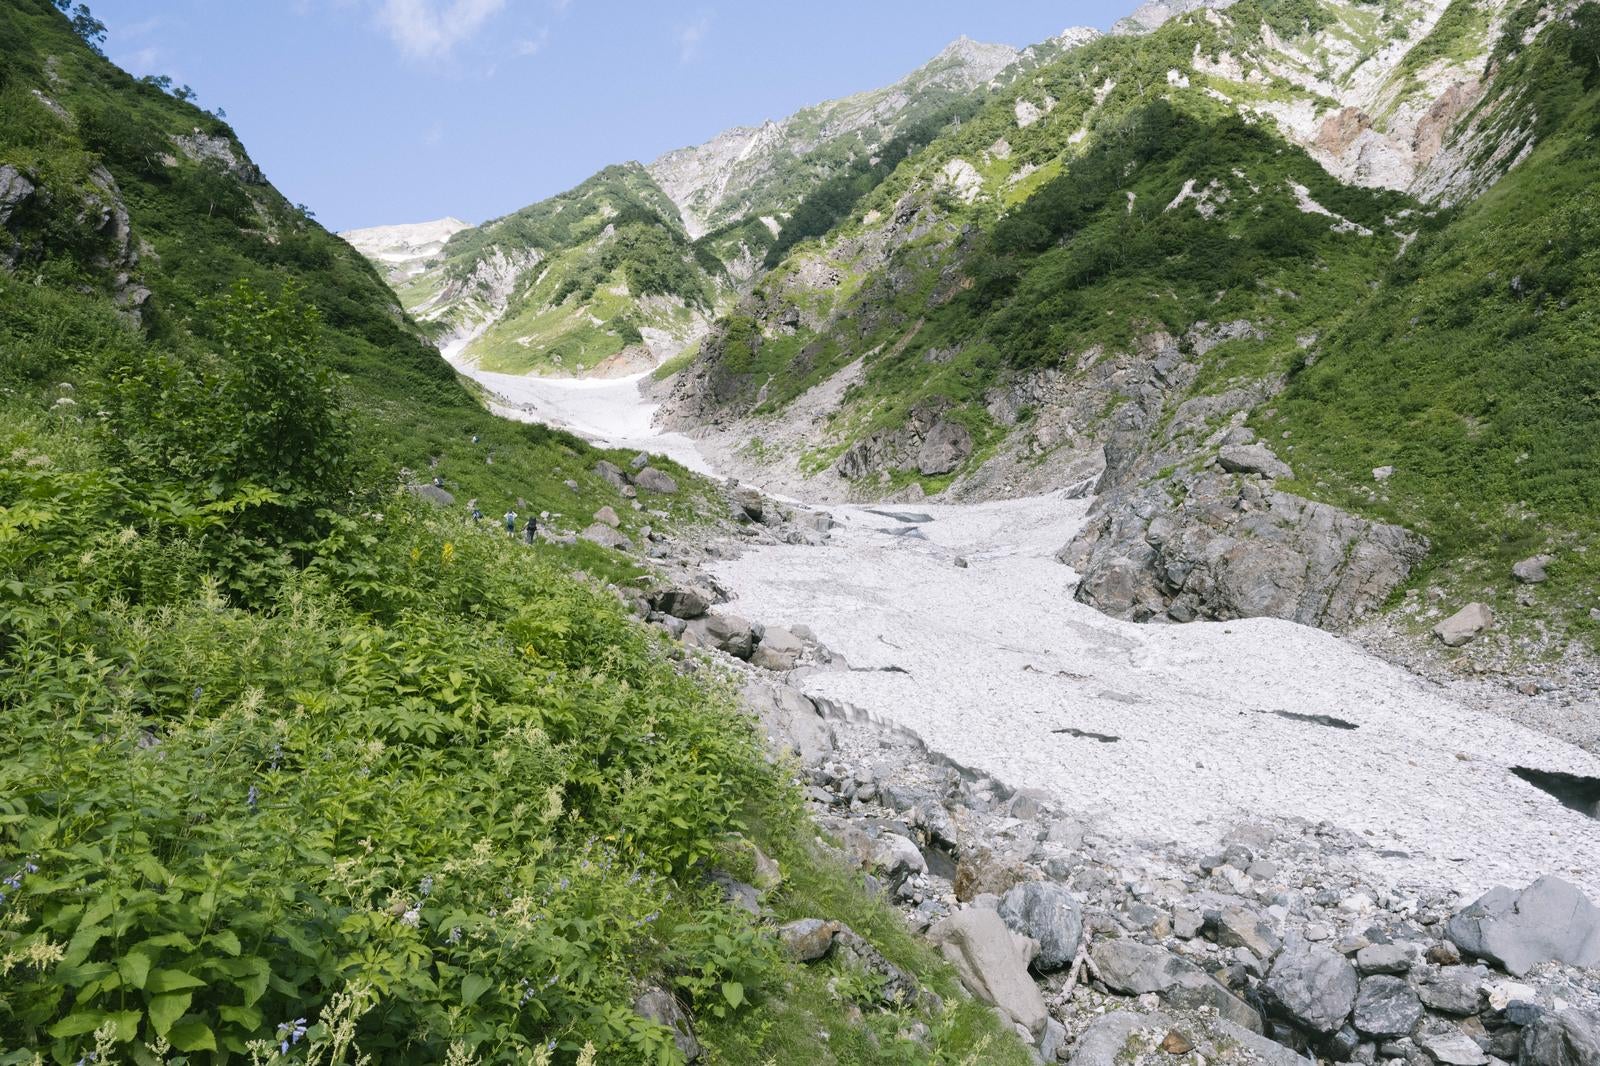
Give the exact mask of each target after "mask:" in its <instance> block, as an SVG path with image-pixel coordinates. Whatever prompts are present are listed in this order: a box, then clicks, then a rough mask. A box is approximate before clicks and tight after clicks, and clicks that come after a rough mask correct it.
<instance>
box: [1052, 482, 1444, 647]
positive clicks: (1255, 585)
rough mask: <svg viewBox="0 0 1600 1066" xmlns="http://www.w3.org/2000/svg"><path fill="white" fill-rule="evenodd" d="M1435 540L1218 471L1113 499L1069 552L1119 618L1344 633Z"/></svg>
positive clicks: (1084, 598) (1090, 590)
mask: <svg viewBox="0 0 1600 1066" xmlns="http://www.w3.org/2000/svg"><path fill="white" fill-rule="evenodd" d="M1427 547H1428V545H1427V541H1426V540H1425V539H1423V538H1421V537H1419V536H1417V535H1416V534H1414V533H1411V532H1409V531H1408V530H1405V529H1402V528H1400V527H1399V526H1393V525H1388V524H1385V523H1382V522H1374V521H1370V520H1368V519H1365V518H1361V517H1358V516H1357V515H1353V514H1350V513H1349V512H1347V511H1343V510H1340V509H1339V508H1337V507H1332V506H1330V505H1328V504H1324V503H1317V502H1314V501H1312V500H1307V499H1304V498H1302V497H1300V496H1294V495H1291V494H1290V493H1287V492H1283V491H1280V490H1278V489H1275V488H1273V487H1272V484H1271V481H1270V479H1268V478H1266V477H1264V476H1261V475H1251V474H1237V473H1229V472H1219V471H1215V470H1210V469H1208V470H1204V471H1201V472H1200V473H1198V474H1191V475H1186V476H1178V477H1176V478H1174V479H1171V480H1169V481H1165V482H1157V483H1155V484H1152V485H1148V486H1143V487H1138V488H1135V489H1133V490H1131V491H1126V492H1121V493H1117V494H1115V495H1112V496H1110V497H1106V498H1105V500H1104V501H1103V504H1102V506H1101V507H1100V508H1099V511H1098V513H1097V514H1095V515H1093V516H1092V517H1091V519H1090V521H1089V522H1088V524H1087V525H1085V527H1084V528H1083V530H1082V531H1081V532H1080V533H1079V534H1078V536H1077V537H1075V538H1074V539H1073V540H1072V542H1071V543H1070V544H1068V545H1067V546H1066V547H1065V548H1064V549H1062V551H1061V554H1060V555H1059V558H1060V559H1061V561H1062V562H1065V563H1067V564H1068V565H1070V566H1072V567H1074V568H1075V569H1076V570H1078V572H1079V573H1080V574H1082V578H1083V579H1082V581H1081V582H1080V583H1079V585H1078V591H1077V598H1078V600H1079V601H1081V602H1083V603H1087V604H1089V605H1091V606H1093V607H1097V608H1099V609H1100V610H1102V611H1105V612H1107V613H1108V614H1112V615H1115V616H1117V617H1121V618H1132V619H1134V620H1136V621H1148V620H1151V619H1156V618H1162V617H1164V618H1167V619H1170V620H1172V621H1178V622H1188V621H1192V620H1194V619H1196V618H1213V619H1228V618H1251V617H1271V618H1285V619H1288V620H1290V621H1294V622H1300V623H1302V624H1305V625H1315V626H1322V627H1325V628H1337V627H1339V626H1343V625H1346V624H1348V623H1350V622H1352V621H1354V620H1355V619H1356V618H1358V617H1360V616H1361V615H1362V614H1364V613H1366V612H1367V611H1370V610H1372V609H1373V608H1375V607H1377V606H1379V605H1380V604H1381V603H1382V602H1383V600H1384V598H1385V597H1386V596H1387V595H1388V594H1389V592H1390V591H1391V590H1393V589H1394V587H1395V586H1396V585H1398V584H1400V583H1401V582H1402V581H1404V580H1405V579H1406V577H1407V575H1408V574H1409V573H1410V571H1411V568H1412V567H1413V566H1415V565H1416V564H1417V563H1418V562H1419V561H1420V560H1421V559H1422V557H1423V555H1425V554H1426V552H1427Z"/></svg>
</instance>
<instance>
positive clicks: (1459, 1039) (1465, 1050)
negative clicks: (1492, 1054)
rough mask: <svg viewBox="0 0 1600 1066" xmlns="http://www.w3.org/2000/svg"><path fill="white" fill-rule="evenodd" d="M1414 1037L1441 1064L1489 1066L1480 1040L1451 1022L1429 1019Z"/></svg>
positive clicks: (1441, 1065)
mask: <svg viewBox="0 0 1600 1066" xmlns="http://www.w3.org/2000/svg"><path fill="white" fill-rule="evenodd" d="M1412 1039H1413V1040H1415V1041H1416V1042H1417V1046H1419V1047H1421V1048H1422V1050H1424V1051H1426V1052H1427V1053H1428V1054H1429V1055H1431V1056H1433V1060H1434V1061H1435V1062H1437V1063H1439V1064H1440V1066H1488V1062H1489V1056H1488V1055H1486V1054H1485V1053H1484V1050H1483V1048H1481V1047H1479V1046H1478V1042H1477V1041H1476V1040H1474V1039H1472V1037H1470V1036H1468V1035H1467V1034H1466V1033H1464V1032H1463V1031H1461V1030H1460V1029H1458V1028H1456V1027H1455V1026H1454V1025H1452V1024H1450V1023H1449V1022H1440V1021H1429V1022H1428V1023H1427V1024H1426V1025H1424V1026H1423V1027H1422V1028H1421V1029H1419V1030H1418V1031H1417V1034H1416V1036H1414V1037H1413V1038H1412Z"/></svg>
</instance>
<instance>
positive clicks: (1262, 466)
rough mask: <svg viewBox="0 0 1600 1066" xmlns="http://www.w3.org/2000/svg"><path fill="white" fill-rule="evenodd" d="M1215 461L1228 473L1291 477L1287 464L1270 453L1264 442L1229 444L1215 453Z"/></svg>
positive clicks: (1292, 474) (1292, 475) (1291, 471)
mask: <svg viewBox="0 0 1600 1066" xmlns="http://www.w3.org/2000/svg"><path fill="white" fill-rule="evenodd" d="M1217 463H1218V464H1219V465H1221V467H1222V469H1224V470H1226V471H1228V473H1230V474H1260V475H1261V476H1262V477H1268V478H1280V477H1281V478H1291V477H1294V471H1293V470H1291V469H1290V468H1289V464H1288V463H1286V462H1284V461H1283V460H1282V459H1279V458H1278V457H1277V456H1276V455H1273V454H1272V451H1271V449H1269V448H1268V447H1267V446H1266V445H1265V444H1229V445H1226V446H1224V447H1223V449H1222V450H1221V451H1220V452H1218V453H1217Z"/></svg>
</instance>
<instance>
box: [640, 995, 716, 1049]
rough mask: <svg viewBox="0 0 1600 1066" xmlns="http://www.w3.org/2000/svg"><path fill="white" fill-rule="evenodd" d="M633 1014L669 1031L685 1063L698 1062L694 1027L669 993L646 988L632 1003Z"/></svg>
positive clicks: (697, 1047) (697, 1045) (698, 1043)
mask: <svg viewBox="0 0 1600 1066" xmlns="http://www.w3.org/2000/svg"><path fill="white" fill-rule="evenodd" d="M633 1012H634V1013H635V1014H637V1015H638V1016H639V1017H641V1018H644V1019H646V1020H647V1021H652V1022H654V1023H656V1024H657V1025H659V1026H662V1027H663V1028H665V1029H667V1030H668V1031H670V1032H671V1033H672V1042H673V1043H674V1044H675V1045H677V1048H678V1054H680V1055H682V1056H683V1058H684V1061H685V1062H698V1061H700V1041H698V1040H696V1039H695V1036H694V1026H693V1025H692V1024H691V1023H690V1021H689V1015H688V1014H687V1013H685V1012H684V1009H683V1008H682V1007H680V1006H678V1001H677V1000H675V999H673V998H672V994H671V993H669V992H667V991H666V990H664V989H661V988H647V989H645V990H644V992H642V993H641V994H640V995H639V998H638V999H636V1000H634V1001H633Z"/></svg>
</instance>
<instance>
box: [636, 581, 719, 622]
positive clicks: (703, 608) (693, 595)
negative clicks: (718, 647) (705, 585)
mask: <svg viewBox="0 0 1600 1066" xmlns="http://www.w3.org/2000/svg"><path fill="white" fill-rule="evenodd" d="M650 606H652V607H654V608H655V609H656V610H658V611H660V612H661V613H662V614H670V615H671V616H672V617H674V618H684V619H689V618H703V617H705V613H706V612H707V611H709V610H710V609H711V600H710V598H709V597H708V596H706V594H705V593H703V592H701V591H700V590H699V589H692V588H686V587H684V586H680V585H674V586H673V587H672V588H667V589H661V590H660V591H659V592H657V593H656V594H655V595H654V596H652V597H651V598H650Z"/></svg>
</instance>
